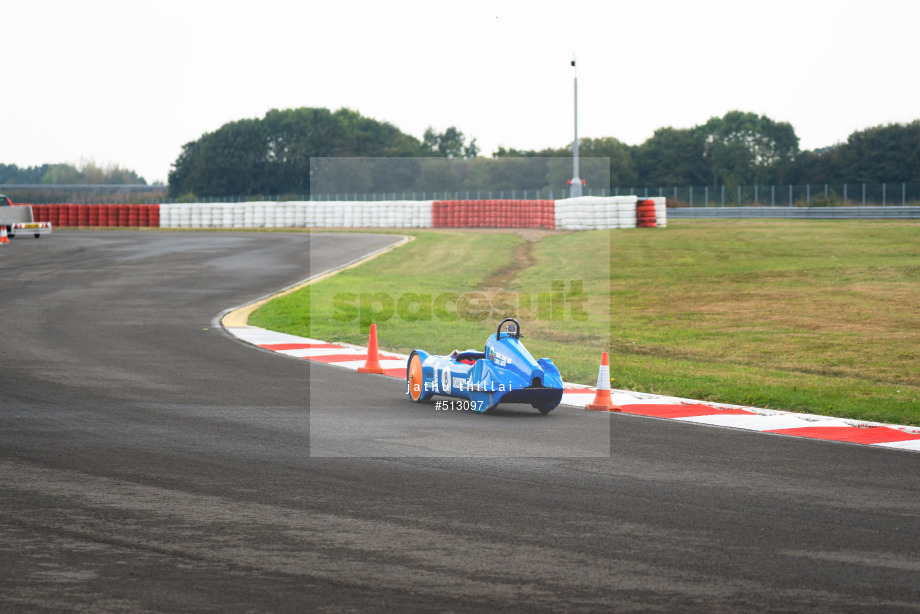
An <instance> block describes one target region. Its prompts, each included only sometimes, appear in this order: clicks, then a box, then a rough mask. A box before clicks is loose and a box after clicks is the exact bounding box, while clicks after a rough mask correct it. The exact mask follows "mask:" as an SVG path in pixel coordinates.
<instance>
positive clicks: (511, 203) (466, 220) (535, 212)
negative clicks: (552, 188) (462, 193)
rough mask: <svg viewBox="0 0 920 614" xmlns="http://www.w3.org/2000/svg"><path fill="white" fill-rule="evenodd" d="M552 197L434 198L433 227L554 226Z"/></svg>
mask: <svg viewBox="0 0 920 614" xmlns="http://www.w3.org/2000/svg"><path fill="white" fill-rule="evenodd" d="M553 203H554V201H552V200H436V201H434V202H433V203H432V207H431V222H432V226H433V227H434V228H541V227H542V228H555V227H556V218H555V215H554V213H553V211H554V206H553Z"/></svg>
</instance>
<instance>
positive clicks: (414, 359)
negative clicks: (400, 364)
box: [406, 352, 432, 403]
mask: <svg viewBox="0 0 920 614" xmlns="http://www.w3.org/2000/svg"><path fill="white" fill-rule="evenodd" d="M406 386H407V387H408V390H409V398H410V399H412V400H413V401H415V402H416V403H421V402H422V401H427V400H428V399H430V398H431V397H432V393H430V392H427V390H426V387H425V376H424V374H423V373H422V359H421V358H420V357H419V355H418V354H416V353H415V352H412V355H411V356H410V357H409V366H408V368H407V369H406Z"/></svg>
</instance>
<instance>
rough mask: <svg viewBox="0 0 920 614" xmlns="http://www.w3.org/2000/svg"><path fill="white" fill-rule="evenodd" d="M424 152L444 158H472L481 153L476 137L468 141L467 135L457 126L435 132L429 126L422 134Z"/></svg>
mask: <svg viewBox="0 0 920 614" xmlns="http://www.w3.org/2000/svg"><path fill="white" fill-rule="evenodd" d="M422 152H423V153H424V154H427V155H432V156H440V157H443V158H462V159H466V160H468V159H470V158H475V157H476V156H477V155H479V146H478V145H476V139H473V140H472V141H470V142H469V144H467V143H466V137H465V136H464V135H463V133H462V132H460V131H459V130H458V129H457V128H456V127H455V126H451V127H449V128H448V129H447V130H445V131H444V132H441V133H438V132H435V130H434V128H432V127H430V126H429V127H428V128H427V129H426V130H425V134H424V135H423V136H422Z"/></svg>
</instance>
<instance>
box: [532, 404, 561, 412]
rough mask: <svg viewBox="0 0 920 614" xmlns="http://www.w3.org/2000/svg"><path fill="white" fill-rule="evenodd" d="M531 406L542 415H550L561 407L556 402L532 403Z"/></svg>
mask: <svg viewBox="0 0 920 614" xmlns="http://www.w3.org/2000/svg"><path fill="white" fill-rule="evenodd" d="M530 405H531V406H532V407H534V408H535V409H536V410H537V411H539V412H540V413H541V414H548V413H549V412H551V411H553V410H554V409H556V406H557V405H559V403H556V402H554V401H544V402H542V403H531V404H530Z"/></svg>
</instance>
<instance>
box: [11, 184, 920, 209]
mask: <svg viewBox="0 0 920 614" xmlns="http://www.w3.org/2000/svg"><path fill="white" fill-rule="evenodd" d="M0 193H3V194H6V195H7V196H9V197H10V198H11V199H12V200H13V202H21V203H35V204H41V203H62V202H65V203H68V202H69V203H100V204H102V203H142V204H147V203H150V204H152V203H174V202H179V201H177V199H172V198H169V197H168V196H167V188H166V186H138V185H58V186H46V185H9V184H8V185H0ZM583 193H584V195H585V196H621V195H636V196H639V197H643V198H649V197H653V196H661V197H665V198H666V199H667V203H668V207H669V208H695V207H704V208H708V207H835V206H836V207H853V206H861V207H865V206H880V207H888V206H907V205H910V204H918V205H920V183H909V182H891V183H859V182H853V183H836V184H834V183H820V184H815V183H812V184H803V185H748V186H743V185H739V186H717V187H713V186H684V187H680V186H667V187H665V186H615V187H612V188H610V189H601V188H589V187H586V188H585V189H584V191H583ZM568 195H569V190H568V188H561V189H542V190H475V191H473V190H461V191H457V190H453V191H452V190H446V191H433V192H408V191H402V192H385V193H384V192H363V193H361V192H358V193H338V194H318V193H313V194H309V193H308V194H303V193H291V194H259V195H230V196H227V195H224V196H203V197H196V198H192V199H188V198H184V199H182V200H181V202H191V203H212V202H252V201H275V202H278V201H289V200H299V201H306V200H313V201H378V200H482V199H488V200H493V199H510V200H541V199H549V200H556V199H561V198H566V197H568Z"/></svg>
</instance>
